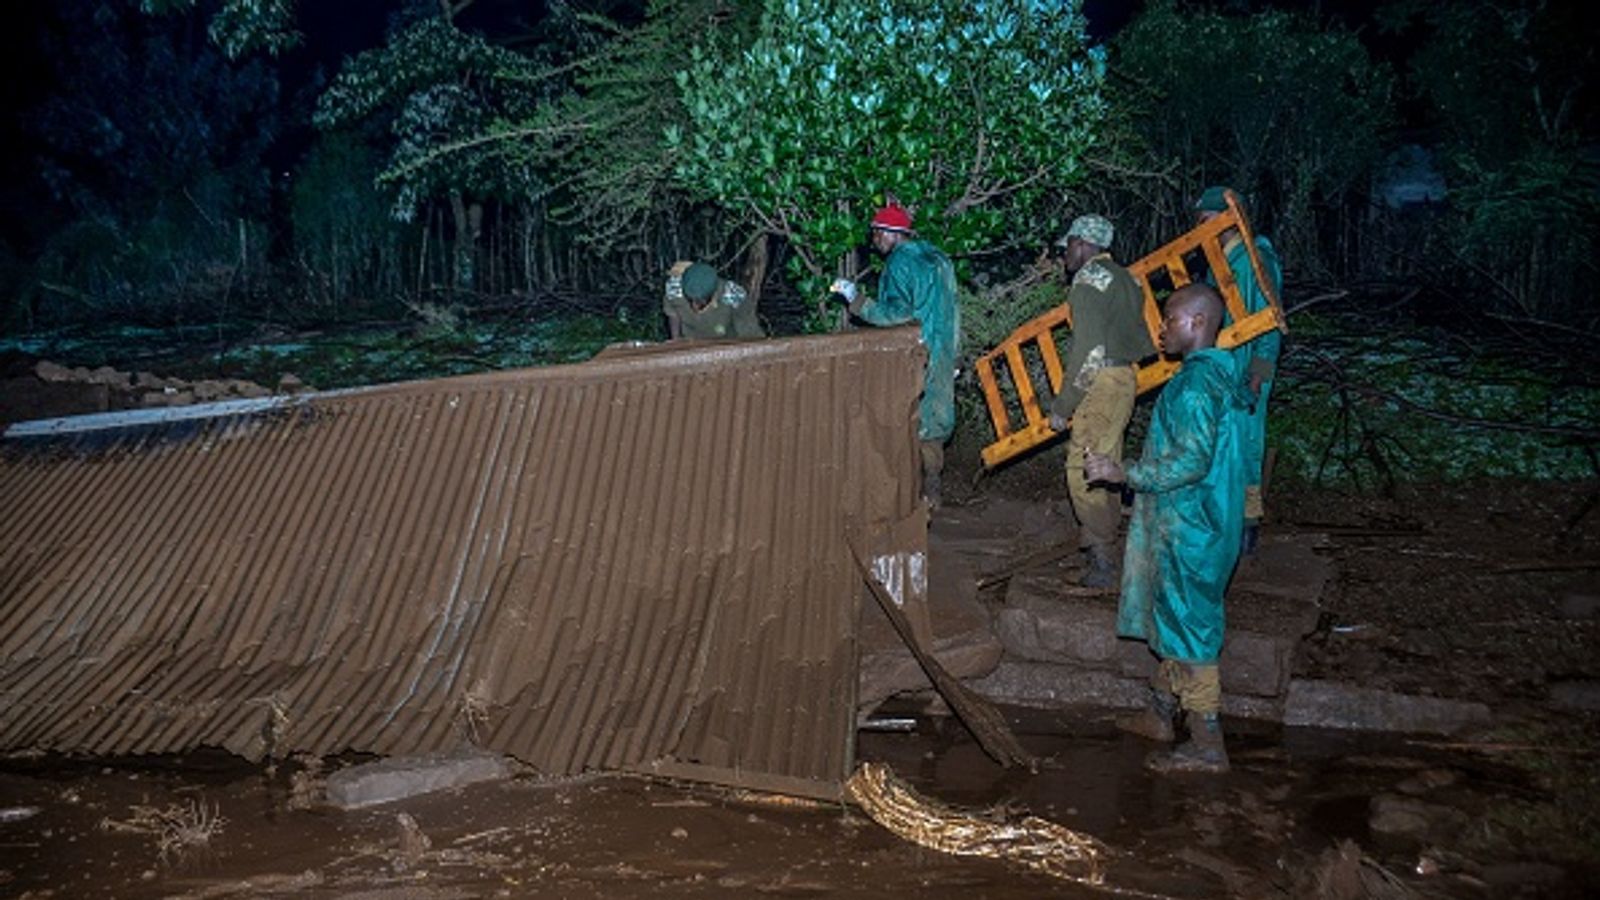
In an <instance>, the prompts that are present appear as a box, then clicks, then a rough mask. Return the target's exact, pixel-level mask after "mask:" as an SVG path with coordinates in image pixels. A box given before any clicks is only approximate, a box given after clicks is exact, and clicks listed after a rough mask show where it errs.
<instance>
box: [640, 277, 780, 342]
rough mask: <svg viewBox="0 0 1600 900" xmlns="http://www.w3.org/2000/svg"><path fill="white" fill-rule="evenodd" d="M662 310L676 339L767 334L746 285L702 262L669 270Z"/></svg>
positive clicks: (763, 335) (746, 336)
mask: <svg viewBox="0 0 1600 900" xmlns="http://www.w3.org/2000/svg"><path fill="white" fill-rule="evenodd" d="M661 312H662V314H663V315H665V316H666V317H667V333H668V334H669V335H670V336H671V338H672V340H675V341H676V340H679V339H680V338H690V339H694V340H715V339H717V338H760V337H766V333H765V332H764V331H762V330H761V321H760V320H759V319H757V318H756V304H755V302H754V301H752V300H751V299H750V297H749V295H748V294H746V293H745V290H744V288H742V287H740V286H739V285H737V284H734V283H733V282H731V281H726V280H724V279H722V278H719V277H718V276H717V270H716V269H713V268H711V267H710V266H708V265H706V264H705V263H702V262H697V263H689V262H679V263H675V264H674V265H673V267H672V268H671V269H668V270H667V289H666V295H665V296H664V297H662V300H661Z"/></svg>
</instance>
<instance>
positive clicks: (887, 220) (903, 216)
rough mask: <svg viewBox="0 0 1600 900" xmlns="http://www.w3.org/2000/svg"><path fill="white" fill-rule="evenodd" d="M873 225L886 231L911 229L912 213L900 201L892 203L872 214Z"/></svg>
mask: <svg viewBox="0 0 1600 900" xmlns="http://www.w3.org/2000/svg"><path fill="white" fill-rule="evenodd" d="M872 227H873V228H882V229H883V230H884V231H910V230H911V213H908V212H906V208H905V207H904V206H901V205H900V204H898V203H891V204H889V205H888V206H885V207H884V208H883V209H880V210H878V211H877V212H875V213H873V214H872Z"/></svg>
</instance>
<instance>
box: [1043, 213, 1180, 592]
mask: <svg viewBox="0 0 1600 900" xmlns="http://www.w3.org/2000/svg"><path fill="white" fill-rule="evenodd" d="M1113 234H1114V232H1113V230H1112V227H1111V223H1110V222H1109V221H1107V220H1106V219H1105V218H1104V217H1102V216H1096V215H1087V216H1079V217H1078V218H1077V219H1074V220H1073V222H1072V226H1071V227H1070V228H1068V229H1067V235H1066V237H1064V238H1062V239H1061V240H1060V241H1059V242H1057V245H1056V246H1057V247H1058V248H1059V249H1060V250H1063V251H1065V254H1064V260H1063V262H1064V265H1065V268H1066V270H1067V271H1069V272H1071V273H1073V275H1072V287H1071V288H1069V289H1068V291H1067V305H1068V306H1069V307H1071V310H1072V344H1071V346H1070V347H1068V349H1067V354H1066V359H1065V360H1063V362H1062V366H1061V373H1062V374H1061V390H1060V391H1059V392H1057V394H1056V396H1055V399H1054V400H1053V401H1052V402H1051V404H1050V427H1051V428H1053V429H1055V430H1056V431H1060V430H1062V429H1063V428H1066V427H1067V424H1068V422H1069V421H1070V422H1071V426H1072V434H1071V437H1069V438H1068V440H1067V494H1068V496H1069V497H1070V498H1071V499H1072V512H1073V514H1074V515H1076V516H1077V517H1078V524H1079V526H1080V527H1079V531H1078V545H1079V547H1080V548H1082V550H1083V553H1084V557H1085V564H1086V568H1085V570H1084V575H1083V578H1082V584H1083V585H1084V586H1085V587H1093V588H1109V587H1112V586H1113V585H1115V584H1116V575H1117V569H1116V558H1117V557H1116V543H1117V525H1118V524H1120V523H1121V521H1122V492H1121V491H1120V490H1116V489H1114V488H1107V487H1106V486H1105V485H1094V484H1090V483H1089V481H1088V480H1087V479H1085V478H1084V477H1083V456H1084V452H1085V451H1086V450H1093V451H1094V452H1095V453H1098V454H1100V455H1102V456H1110V457H1113V458H1120V457H1121V456H1122V436H1123V433H1124V432H1126V431H1127V429H1128V419H1129V418H1131V417H1132V416H1133V401H1134V396H1135V395H1136V394H1137V393H1138V390H1137V385H1136V382H1135V378H1134V370H1133V364H1134V363H1136V362H1138V361H1139V360H1141V359H1143V358H1145V357H1146V356H1149V355H1150V354H1152V353H1154V352H1155V347H1154V346H1152V345H1151V343H1150V332H1149V330H1148V329H1147V328H1146V327H1145V323H1144V292H1143V291H1141V290H1140V288H1139V282H1138V281H1136V280H1135V279H1134V277H1133V275H1132V274H1130V273H1129V272H1128V270H1127V269H1125V268H1123V267H1122V266H1120V265H1118V264H1117V262H1116V260H1114V259H1112V258H1111V253H1110V247H1111V240H1112V237H1113Z"/></svg>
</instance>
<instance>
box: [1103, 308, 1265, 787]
mask: <svg viewBox="0 0 1600 900" xmlns="http://www.w3.org/2000/svg"><path fill="white" fill-rule="evenodd" d="M1222 318H1223V304H1222V297H1221V296H1220V295H1218V294H1217V292H1216V289H1215V288H1212V287H1211V286H1210V285H1207V284H1200V283H1195V284H1190V285H1187V286H1186V287H1183V288H1180V289H1179V290H1177V291H1175V292H1173V294H1172V296H1171V297H1169V298H1168V299H1167V305H1166V314H1165V317H1164V318H1163V319H1162V328H1161V347H1162V349H1163V350H1165V351H1166V353H1167V355H1169V356H1174V357H1181V358H1182V359H1183V367H1182V368H1180V369H1179V370H1178V373H1177V374H1176V375H1174V376H1172V380H1171V381H1169V382H1168V383H1167V385H1166V387H1164V388H1162V391H1161V396H1160V398H1159V399H1157V400H1156V405H1155V409H1154V411H1153V412H1152V414H1151V417H1150V431H1149V433H1148V434H1147V435H1146V436H1145V440H1144V450H1143V453H1142V454H1141V455H1140V458H1139V461H1138V462H1136V463H1133V464H1132V465H1129V466H1127V467H1126V468H1124V467H1123V466H1122V464H1121V463H1120V462H1119V461H1117V460H1115V459H1114V458H1112V457H1108V456H1102V455H1100V454H1096V453H1093V452H1090V453H1089V454H1088V456H1087V457H1086V458H1085V460H1084V470H1085V472H1086V473H1087V475H1088V477H1089V478H1090V479H1091V480H1094V481H1104V482H1108V483H1112V484H1121V483H1126V484H1127V485H1128V486H1129V487H1131V488H1133V490H1134V491H1135V493H1136V495H1137V496H1136V498H1135V500H1134V504H1133V520H1132V521H1131V522H1130V523H1129V526H1128V547H1127V553H1126V555H1125V556H1124V558H1123V564H1122V597H1121V601H1120V603H1119V605H1118V609H1117V634H1118V635H1120V636H1122V637H1129V638H1137V639H1139V640H1143V641H1146V642H1148V643H1149V645H1150V650H1151V651H1152V652H1153V653H1154V654H1155V655H1156V657H1157V659H1158V660H1159V661H1160V662H1159V664H1158V666H1157V668H1156V672H1155V676H1154V677H1153V678H1152V679H1151V685H1150V687H1151V692H1150V705H1149V708H1147V709H1146V710H1144V711H1143V712H1142V713H1140V714H1139V715H1137V716H1134V717H1130V718H1127V719H1124V720H1122V721H1120V722H1119V723H1118V724H1119V725H1121V726H1122V727H1124V728H1126V729H1128V730H1130V731H1134V732H1136V733H1139V734H1143V735H1145V736H1146V737H1150V738H1152V739H1155V740H1160V741H1163V742H1170V741H1172V740H1173V739H1174V737H1175V730H1174V728H1173V720H1174V719H1175V717H1176V715H1177V713H1178V711H1179V710H1182V711H1183V712H1184V713H1185V714H1186V715H1185V723H1186V725H1187V726H1188V731H1189V738H1188V740H1187V741H1185V742H1184V743H1183V744H1181V745H1179V746H1178V747H1177V748H1176V749H1173V750H1169V751H1166V752H1158V753H1155V754H1152V755H1151V756H1150V757H1149V759H1148V760H1146V764H1147V765H1148V766H1149V767H1150V768H1152V769H1155V770H1157V771H1160V772H1225V771H1227V769H1228V751H1227V748H1226V747H1225V746H1224V744H1223V740H1222V724H1221V720H1220V713H1221V708H1222V680H1221V677H1220V672H1219V671H1218V668H1217V657H1218V656H1219V655H1220V654H1221V652H1222V637H1223V622H1224V620H1223V608H1222V599H1223V594H1224V592H1225V591H1226V590H1227V587H1228V580H1229V579H1230V578H1231V577H1232V576H1233V569H1234V565H1235V564H1236V563H1237V562H1238V561H1239V541H1240V536H1241V535H1240V531H1241V525H1242V522H1243V519H1244V481H1245V472H1244V463H1245V460H1244V456H1243V448H1242V446H1241V444H1242V443H1243V442H1244V440H1245V429H1246V427H1247V423H1248V415H1249V413H1248V411H1247V410H1248V406H1249V397H1248V395H1247V394H1246V393H1245V388H1244V385H1242V384H1241V383H1240V381H1239V378H1238V375H1237V371H1238V370H1237V369H1236V367H1235V364H1234V361H1233V359H1232V358H1231V357H1230V355H1229V354H1228V351H1226V350H1219V349H1217V347H1216V341H1217V330H1218V329H1219V328H1220V327H1221V325H1222Z"/></svg>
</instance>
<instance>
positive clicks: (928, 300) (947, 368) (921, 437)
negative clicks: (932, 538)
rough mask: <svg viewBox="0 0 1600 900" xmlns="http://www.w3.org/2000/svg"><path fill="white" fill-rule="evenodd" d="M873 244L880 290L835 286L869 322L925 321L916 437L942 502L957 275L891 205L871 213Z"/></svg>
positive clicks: (927, 491) (928, 491)
mask: <svg viewBox="0 0 1600 900" xmlns="http://www.w3.org/2000/svg"><path fill="white" fill-rule="evenodd" d="M872 247H873V249H875V250H877V251H878V252H879V253H881V254H883V255H884V256H885V257H886V259H885V261H884V264H883V277H882V278H880V279H878V296H876V297H873V298H870V299H869V298H868V297H867V296H866V294H865V293H863V292H862V291H861V290H860V289H859V288H858V287H857V285H856V284H855V282H853V281H850V280H848V279H844V278H841V279H839V280H838V281H835V282H834V283H833V286H832V288H831V290H832V292H833V293H834V294H835V295H837V296H840V297H843V298H844V300H845V301H846V302H847V303H849V304H850V314H851V315H852V316H855V317H856V318H858V319H860V320H862V321H864V322H867V323H869V324H872V325H904V324H906V323H907V322H911V321H916V322H917V323H919V324H920V325H921V327H922V343H923V346H925V347H927V349H928V364H927V368H926V370H925V371H924V374H923V380H922V400H921V402H920V404H919V405H918V406H917V415H918V417H919V421H918V424H917V439H918V441H919V442H920V444H921V447H920V449H921V455H922V495H923V496H924V497H926V498H927V500H928V502H929V503H930V504H932V505H934V506H938V505H939V487H940V479H941V474H942V473H943V471H944V445H945V443H946V442H947V441H949V440H950V435H951V433H952V432H954V431H955V428H956V348H957V345H958V344H959V343H960V333H961V321H960V308H959V307H958V306H957V305H956V273H955V268H954V267H953V266H952V265H951V264H950V258H949V257H948V256H945V255H944V254H943V253H942V252H940V251H939V250H938V249H937V248H935V247H934V246H933V245H932V244H930V243H928V242H927V241H924V240H921V239H919V238H917V237H916V235H915V233H914V232H913V231H912V229H911V214H910V213H909V212H907V211H906V210H905V208H904V207H902V206H899V205H898V204H894V203H891V204H889V205H888V206H885V207H883V208H882V209H880V210H878V211H877V213H876V214H874V215H873V217H872Z"/></svg>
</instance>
